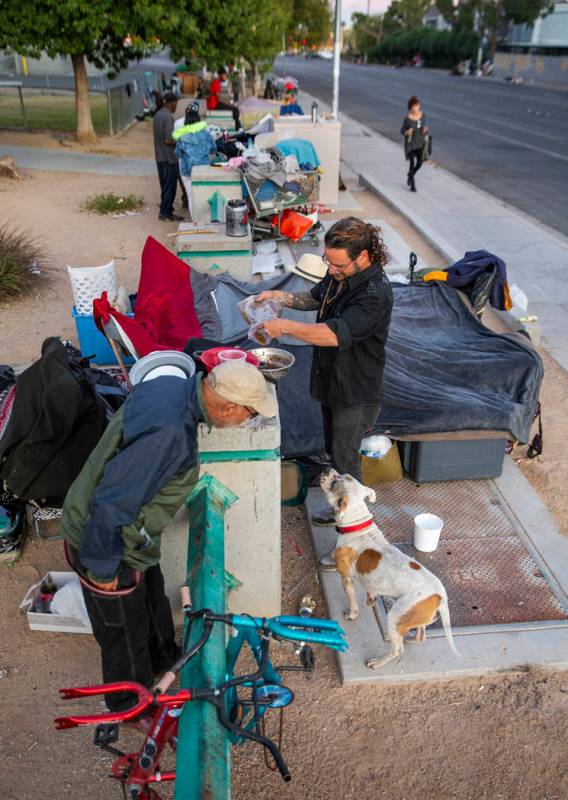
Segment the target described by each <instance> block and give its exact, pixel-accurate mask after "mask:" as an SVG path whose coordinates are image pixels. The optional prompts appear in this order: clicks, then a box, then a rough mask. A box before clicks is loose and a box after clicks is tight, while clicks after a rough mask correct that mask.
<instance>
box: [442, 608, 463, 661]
mask: <svg viewBox="0 0 568 800" xmlns="http://www.w3.org/2000/svg"><path fill="white" fill-rule="evenodd" d="M438 610H439V612H440V619H441V620H442V625H443V628H444V633H445V634H446V639H447V640H448V644H449V645H450V647H451V648H452V651H453V652H454V654H455V655H456V656H459V653H458V651H457V648H456V646H455V644H454V637H453V636H452V626H451V623H450V608H449V606H448V598H447V597H445V596H444V597H443V598H442V602H441V603H440V608H439V609H438Z"/></svg>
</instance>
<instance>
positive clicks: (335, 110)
mask: <svg viewBox="0 0 568 800" xmlns="http://www.w3.org/2000/svg"><path fill="white" fill-rule="evenodd" d="M340 39H341V0H335V35H334V39H333V100H332V103H331V116H332V117H333V118H334V119H337V116H338V114H339V72H340V69H341V42H340Z"/></svg>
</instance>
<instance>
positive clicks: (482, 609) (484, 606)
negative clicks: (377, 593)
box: [384, 536, 568, 627]
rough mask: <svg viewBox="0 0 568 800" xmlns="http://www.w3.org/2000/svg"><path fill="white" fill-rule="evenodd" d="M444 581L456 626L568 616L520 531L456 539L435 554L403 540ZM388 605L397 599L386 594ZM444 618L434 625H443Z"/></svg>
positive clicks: (405, 548) (411, 553)
mask: <svg viewBox="0 0 568 800" xmlns="http://www.w3.org/2000/svg"><path fill="white" fill-rule="evenodd" d="M397 547H398V548H399V549H400V550H402V551H403V552H404V553H406V554H407V555H409V556H411V557H412V558H414V559H416V561H418V562H419V563H421V564H424V566H425V567H427V568H428V569H429V570H430V571H431V572H433V573H434V575H437V576H438V578H440V580H441V581H442V583H443V584H444V586H445V587H446V591H447V593H448V600H449V603H450V615H451V618H452V626H455V627H467V626H469V625H507V624H511V623H519V622H543V621H545V620H561V619H568V614H567V613H566V611H565V610H564V609H563V608H562V606H561V604H560V603H559V601H558V600H557V598H556V596H555V595H554V594H553V592H552V590H551V589H550V587H549V585H548V583H547V582H546V578H545V577H544V575H543V574H542V572H541V571H540V569H539V567H538V566H537V564H536V563H535V562H534V561H533V559H532V558H531V556H530V554H529V552H528V551H527V549H526V547H525V546H524V545H523V543H522V542H521V540H520V539H519V538H518V537H517V536H508V537H506V538H494V539H478V540H472V539H454V540H453V541H451V542H447V543H445V544H444V545H443V546H441V547H439V548H438V549H437V550H436V551H435V552H434V553H420V552H419V551H418V550H415V549H414V546H413V545H412V544H411V543H410V542H403V543H400V544H397ZM384 605H385V609H386V610H388V609H389V608H390V606H391V605H392V601H391V600H388V599H387V598H385V599H384ZM440 625H441V623H440V621H439V620H437V621H436V623H435V624H434V626H433V627H440Z"/></svg>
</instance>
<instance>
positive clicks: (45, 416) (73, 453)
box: [0, 338, 106, 507]
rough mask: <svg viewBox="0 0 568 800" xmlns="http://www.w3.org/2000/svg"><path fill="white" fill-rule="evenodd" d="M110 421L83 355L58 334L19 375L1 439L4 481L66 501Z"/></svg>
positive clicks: (41, 497) (43, 499)
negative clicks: (84, 366) (81, 356)
mask: <svg viewBox="0 0 568 800" xmlns="http://www.w3.org/2000/svg"><path fill="white" fill-rule="evenodd" d="M105 426H106V417H105V406H104V403H103V402H102V401H101V400H100V399H99V397H98V396H97V393H96V391H95V388H94V387H93V386H92V384H91V382H90V381H89V379H88V376H87V374H86V373H85V370H84V368H83V366H82V362H81V360H80V359H79V358H76V357H75V356H74V355H73V353H72V351H69V350H68V349H67V348H66V347H65V346H64V345H63V344H62V343H61V342H60V341H59V339H56V338H50V339H46V340H45V341H44V343H43V345H42V348H41V358H40V359H39V361H36V362H35V364H32V366H31V367H29V368H28V369H27V370H26V371H25V372H23V373H22V374H21V375H20V377H19V378H18V381H17V390H16V398H15V400H14V407H13V410H12V415H11V417H10V421H9V423H8V426H7V428H6V431H5V433H4V436H3V437H2V439H1V440H0V482H3V483H5V485H6V488H7V489H8V490H9V491H10V492H12V493H13V494H15V495H17V496H18V497H21V498H22V499H24V500H36V501H37V502H39V503H42V504H46V505H52V506H56V507H58V506H61V505H62V504H63V499H64V497H65V495H66V493H67V490H68V489H69V487H70V486H71V484H72V483H73V481H74V480H75V478H76V477H77V475H78V474H79V472H80V471H81V469H82V467H83V464H84V463H85V461H86V460H87V458H88V457H89V455H90V453H91V450H93V448H94V447H95V445H96V444H97V442H98V441H99V439H100V438H101V436H102V434H103V431H104V429H105Z"/></svg>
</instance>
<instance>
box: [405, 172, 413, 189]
mask: <svg viewBox="0 0 568 800" xmlns="http://www.w3.org/2000/svg"><path fill="white" fill-rule="evenodd" d="M406 185H407V186H408V187H410V186H412V175H411V174H410V172H409V173H408V175H407V176H406Z"/></svg>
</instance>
